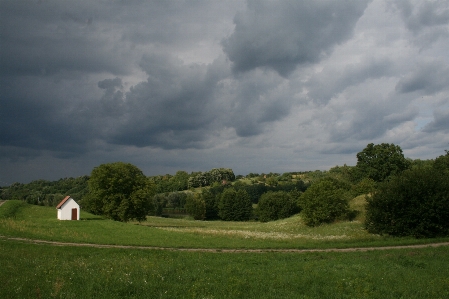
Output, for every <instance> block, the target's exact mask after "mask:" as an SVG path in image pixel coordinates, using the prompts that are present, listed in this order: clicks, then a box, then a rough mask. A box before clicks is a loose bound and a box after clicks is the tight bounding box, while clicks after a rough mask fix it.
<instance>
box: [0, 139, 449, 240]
mask: <svg viewBox="0 0 449 299" xmlns="http://www.w3.org/2000/svg"><path fill="white" fill-rule="evenodd" d="M0 192H1V193H0V194H1V198H2V199H22V200H25V201H27V202H29V203H33V204H40V205H53V206H54V205H56V204H57V203H58V202H59V200H61V199H62V198H63V196H64V195H65V194H70V195H71V196H72V197H76V198H77V200H79V201H80V203H81V205H82V207H83V209H85V210H87V211H89V212H92V213H94V214H98V215H104V216H105V217H107V218H110V219H113V220H117V221H129V220H132V219H135V220H138V221H142V220H145V219H146V217H147V215H156V216H162V215H163V214H164V212H165V213H167V211H172V212H174V213H175V212H180V213H187V214H189V215H191V216H192V217H193V218H194V219H197V220H214V219H221V220H229V221H247V220H251V219H253V220H259V221H272V220H276V219H282V218H287V217H290V216H291V215H294V214H297V213H301V216H302V217H301V218H302V220H303V222H304V223H305V224H307V225H309V226H316V225H321V224H322V223H332V222H334V221H336V220H351V219H353V218H354V217H355V216H356V213H357V212H356V211H352V210H350V208H349V201H350V199H352V198H354V197H356V196H358V195H366V201H367V204H366V221H365V228H366V229H367V230H368V231H369V232H371V233H376V234H389V235H411V236H415V237H426V236H431V237H435V236H442V235H449V222H448V221H447V219H449V153H448V151H446V154H445V155H442V156H439V157H437V158H435V159H430V160H419V159H418V160H411V159H407V158H405V157H404V155H403V153H402V149H401V148H400V147H399V146H397V145H394V144H388V143H382V144H377V145H375V144H373V143H370V144H368V145H367V146H366V147H365V148H364V149H363V150H362V151H360V152H359V153H357V164H356V165H355V166H347V165H343V166H335V167H333V168H331V169H329V170H328V171H319V170H317V171H307V172H290V173H284V174H278V173H268V174H264V173H262V174H257V173H250V174H248V175H246V176H242V175H238V176H235V175H234V173H233V171H232V170H231V169H227V168H215V169H212V170H210V171H207V172H192V173H191V174H188V173H187V172H185V171H178V172H177V173H176V174H175V175H161V176H152V177H146V176H145V175H144V174H143V173H142V171H141V170H140V169H138V168H137V167H136V166H134V165H132V164H129V163H123V162H116V163H109V164H102V165H100V166H98V167H95V168H94V169H93V170H92V173H91V175H90V177H89V176H84V177H80V178H69V179H67V178H66V179H61V180H59V181H57V182H48V181H44V180H39V181H34V182H32V183H30V184H19V183H15V184H13V185H11V186H9V187H4V188H1V189H0Z"/></svg>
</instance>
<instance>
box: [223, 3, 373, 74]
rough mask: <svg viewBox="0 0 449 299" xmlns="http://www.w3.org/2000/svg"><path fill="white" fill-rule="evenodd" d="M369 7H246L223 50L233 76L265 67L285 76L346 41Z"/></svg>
mask: <svg viewBox="0 0 449 299" xmlns="http://www.w3.org/2000/svg"><path fill="white" fill-rule="evenodd" d="M368 2H369V1H359V0H357V1H344V2H340V1H327V0H320V1H312V2H306V1H296V0H293V1H282V2H279V3H278V2H273V1H248V7H247V10H246V11H245V12H243V13H239V14H238V15H237V16H236V17H235V19H234V23H235V31H234V32H233V34H232V35H231V36H229V37H228V38H227V39H225V40H224V41H223V49H224V51H225V52H226V54H227V55H228V57H229V59H230V60H231V61H232V62H233V63H234V70H235V71H237V72H239V71H243V72H244V71H249V70H252V69H255V68H257V67H267V68H271V69H274V70H276V71H277V72H278V73H279V74H281V75H282V76H287V75H288V74H289V73H291V72H292V71H293V70H295V69H296V67H297V65H299V64H306V63H316V62H318V61H319V60H320V59H321V58H322V56H323V55H326V54H329V53H330V52H331V51H332V49H333V47H334V46H335V45H336V44H339V43H342V42H344V41H345V40H347V39H348V38H349V37H350V36H351V35H352V32H353V29H354V26H355V24H356V23H357V20H358V19H359V18H360V16H361V15H362V14H363V12H364V10H365V8H366V7H367V4H368Z"/></svg>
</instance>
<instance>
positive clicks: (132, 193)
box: [82, 162, 153, 222]
mask: <svg viewBox="0 0 449 299" xmlns="http://www.w3.org/2000/svg"><path fill="white" fill-rule="evenodd" d="M88 184H89V193H88V194H87V196H86V197H85V199H84V200H83V201H82V205H83V207H84V208H86V209H87V210H88V211H91V212H93V213H95V214H98V215H104V216H106V217H107V218H110V219H113V220H116V221H125V222H126V221H129V220H131V219H136V220H138V221H142V220H145V218H146V215H147V214H148V211H149V210H150V208H151V197H152V195H153V194H152V191H151V190H150V189H149V188H148V184H147V179H146V177H145V175H144V174H143V173H142V171H141V170H140V169H139V168H137V167H136V166H134V165H132V164H129V163H123V162H115V163H108V164H102V165H100V166H98V167H95V168H94V169H93V170H92V173H91V175H90V179H89V183H88Z"/></svg>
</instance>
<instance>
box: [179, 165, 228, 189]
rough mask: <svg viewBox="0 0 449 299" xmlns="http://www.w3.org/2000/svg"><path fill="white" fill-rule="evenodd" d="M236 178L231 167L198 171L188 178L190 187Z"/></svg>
mask: <svg viewBox="0 0 449 299" xmlns="http://www.w3.org/2000/svg"><path fill="white" fill-rule="evenodd" d="M234 180H235V175H234V172H233V171H232V169H229V168H214V169H212V170H210V171H206V172H198V173H196V174H194V175H192V176H190V177H189V179H188V183H187V185H188V188H198V187H205V186H210V185H212V184H213V183H216V182H218V183H223V182H232V181H234Z"/></svg>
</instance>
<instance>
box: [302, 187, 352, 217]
mask: <svg viewBox="0 0 449 299" xmlns="http://www.w3.org/2000/svg"><path fill="white" fill-rule="evenodd" d="M347 188H348V187H347V186H346V184H343V183H341V182H339V181H338V180H336V179H332V178H326V179H323V180H321V181H319V182H317V183H314V184H312V186H310V187H309V188H308V189H307V190H306V191H305V192H304V193H303V194H302V195H301V197H300V198H299V204H300V207H301V208H302V211H301V215H302V218H303V220H304V222H305V224H306V225H308V226H317V225H320V224H321V223H331V222H333V221H335V220H337V219H347V218H350V217H353V216H354V215H353V213H351V212H350V210H349V203H348V195H347V194H348V191H347Z"/></svg>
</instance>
